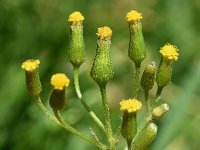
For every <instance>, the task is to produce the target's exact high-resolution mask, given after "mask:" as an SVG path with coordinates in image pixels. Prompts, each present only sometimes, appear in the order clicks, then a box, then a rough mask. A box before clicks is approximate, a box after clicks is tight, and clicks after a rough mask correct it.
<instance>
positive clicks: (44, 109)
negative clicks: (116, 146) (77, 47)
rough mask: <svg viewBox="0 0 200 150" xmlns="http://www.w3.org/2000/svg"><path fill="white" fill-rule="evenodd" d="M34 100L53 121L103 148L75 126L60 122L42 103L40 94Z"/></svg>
mask: <svg viewBox="0 0 200 150" xmlns="http://www.w3.org/2000/svg"><path fill="white" fill-rule="evenodd" d="M34 100H35V102H36V104H37V105H38V106H39V108H40V109H41V110H42V112H44V114H45V115H46V116H47V117H49V118H50V119H51V120H52V121H54V122H55V123H56V124H57V125H59V126H61V127H63V128H64V129H66V130H67V131H69V132H70V133H72V134H74V135H76V136H78V137H79V138H81V139H82V140H84V141H86V142H88V143H91V144H94V145H96V146H97V147H99V148H102V146H100V145H99V144H98V143H97V142H95V141H94V140H91V139H89V138H87V137H85V136H84V135H82V134H81V133H80V132H78V131H77V130H76V129H74V128H73V127H71V126H70V125H68V124H63V123H62V122H60V120H59V119H60V118H59V119H58V118H56V117H55V116H54V115H53V114H52V113H51V112H50V111H49V110H48V109H47V108H46V107H45V106H44V104H43V103H42V101H41V99H40V96H35V97H34Z"/></svg>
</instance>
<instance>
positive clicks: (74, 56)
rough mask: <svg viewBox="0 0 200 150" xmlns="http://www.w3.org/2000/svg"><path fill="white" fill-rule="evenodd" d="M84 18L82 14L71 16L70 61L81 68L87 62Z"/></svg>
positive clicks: (76, 13)
mask: <svg viewBox="0 0 200 150" xmlns="http://www.w3.org/2000/svg"><path fill="white" fill-rule="evenodd" d="M83 20H84V17H83V16H82V14H81V13H80V12H74V13H72V14H71V15H70V16H69V19H68V21H69V22H70V43H69V44H70V52H69V59H70V62H71V63H72V64H73V66H74V67H79V66H80V65H81V64H82V63H83V62H84V60H85V55H86V53H85V44H84V39H83V25H82V21H83Z"/></svg>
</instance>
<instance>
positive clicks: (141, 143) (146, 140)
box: [133, 123, 157, 150]
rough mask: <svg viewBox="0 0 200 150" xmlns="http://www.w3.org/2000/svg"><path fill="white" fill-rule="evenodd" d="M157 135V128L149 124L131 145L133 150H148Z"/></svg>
mask: <svg viewBox="0 0 200 150" xmlns="http://www.w3.org/2000/svg"><path fill="white" fill-rule="evenodd" d="M156 135H157V126H156V125H155V124H154V123H149V124H148V125H147V126H146V127H145V128H144V129H143V130H142V131H141V134H139V135H138V137H137V138H136V139H135V141H134V143H133V147H134V150H148V149H149V147H150V145H151V144H152V142H153V141H154V139H155V137H156Z"/></svg>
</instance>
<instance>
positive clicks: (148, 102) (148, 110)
mask: <svg viewBox="0 0 200 150" xmlns="http://www.w3.org/2000/svg"><path fill="white" fill-rule="evenodd" d="M144 95H145V102H146V108H147V112H148V113H150V107H151V106H150V101H149V91H144Z"/></svg>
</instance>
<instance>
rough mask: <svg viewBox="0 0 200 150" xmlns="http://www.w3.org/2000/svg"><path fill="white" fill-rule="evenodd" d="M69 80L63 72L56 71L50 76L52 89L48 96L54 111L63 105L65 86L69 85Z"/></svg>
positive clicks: (64, 101)
mask: <svg viewBox="0 0 200 150" xmlns="http://www.w3.org/2000/svg"><path fill="white" fill-rule="evenodd" d="M69 82H70V81H69V79H68V77H67V76H66V75H65V74H63V73H57V74H54V75H53V76H52V77H51V84H52V86H53V91H52V93H51V96H50V100H49V104H50V106H51V108H52V109H53V110H54V111H57V110H60V109H63V107H64V106H65V104H66V97H65V87H68V86H69Z"/></svg>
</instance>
